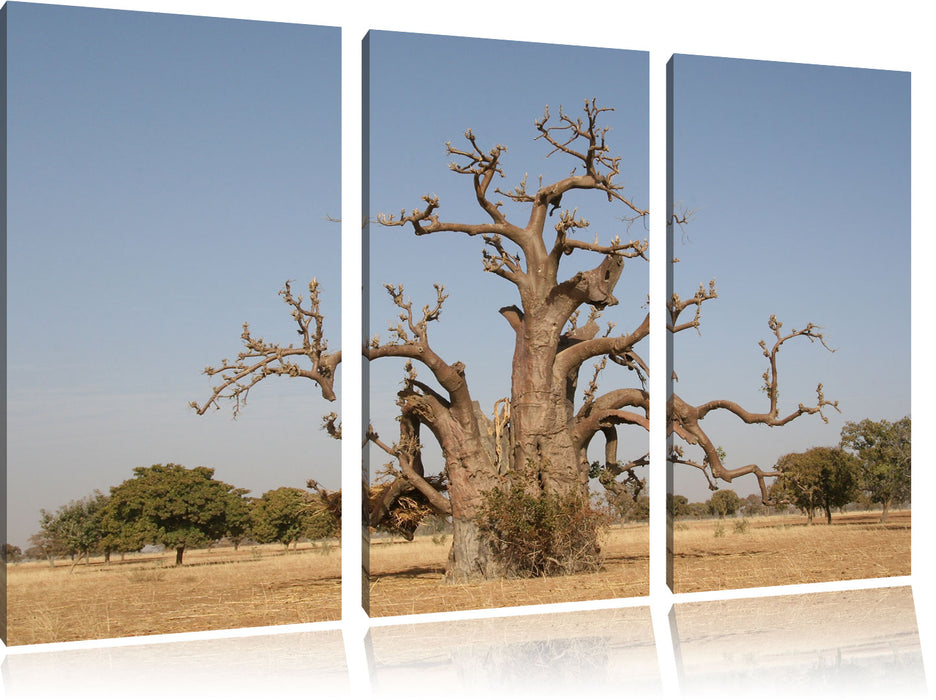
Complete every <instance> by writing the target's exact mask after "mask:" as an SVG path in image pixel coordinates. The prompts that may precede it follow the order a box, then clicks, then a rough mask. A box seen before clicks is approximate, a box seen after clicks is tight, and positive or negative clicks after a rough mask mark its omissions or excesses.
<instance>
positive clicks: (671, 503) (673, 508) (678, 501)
mask: <svg viewBox="0 0 936 700" xmlns="http://www.w3.org/2000/svg"><path fill="white" fill-rule="evenodd" d="M666 510H667V512H668V513H669V514H670V516H671V517H672V518H674V519H675V518H682V517H685V516H687V515H689V499H688V498H686V497H685V496H682V495H680V494H678V493H676V494H672V493H668V494H666Z"/></svg>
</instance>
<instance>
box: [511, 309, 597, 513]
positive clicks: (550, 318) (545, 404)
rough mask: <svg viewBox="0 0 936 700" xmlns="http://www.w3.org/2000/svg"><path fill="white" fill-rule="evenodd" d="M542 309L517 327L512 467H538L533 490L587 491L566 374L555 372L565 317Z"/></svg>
mask: <svg viewBox="0 0 936 700" xmlns="http://www.w3.org/2000/svg"><path fill="white" fill-rule="evenodd" d="M543 311H544V312H543V313H533V314H528V315H527V316H526V317H525V318H524V319H523V321H522V322H521V323H520V326H519V328H517V329H516V330H517V339H516V346H515V348H514V358H513V373H512V377H511V400H510V422H511V438H512V443H513V449H512V453H513V464H512V468H513V469H527V468H532V469H534V470H536V472H537V476H538V478H537V481H536V482H535V483H531V484H530V486H531V488H539V489H540V490H541V491H543V492H545V493H552V494H557V495H565V494H568V493H576V494H579V495H585V494H586V493H587V489H588V468H587V465H585V466H584V468H583V464H582V460H583V456H582V454H581V453H580V450H579V449H578V446H577V445H576V443H575V441H574V439H573V436H572V421H573V413H572V403H571V401H570V400H569V398H570V397H569V396H568V395H567V394H568V386H567V378H566V377H563V378H561V382H557V381H556V378H555V377H554V376H553V367H554V365H555V360H556V351H557V348H558V346H559V335H560V333H561V331H562V327H563V326H564V325H565V318H562V317H557V314H556V312H555V310H553V309H549V308H548V307H547V308H546V309H544V310H543ZM550 311H551V312H552V313H549V312H550Z"/></svg>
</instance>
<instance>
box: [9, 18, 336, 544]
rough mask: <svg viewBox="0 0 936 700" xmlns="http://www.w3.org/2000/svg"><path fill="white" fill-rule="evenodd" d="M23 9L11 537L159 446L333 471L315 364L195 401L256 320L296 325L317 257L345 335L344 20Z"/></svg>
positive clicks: (13, 54) (275, 327) (279, 478)
mask: <svg viewBox="0 0 936 700" xmlns="http://www.w3.org/2000/svg"><path fill="white" fill-rule="evenodd" d="M7 12H8V22H9V24H8V31H9V46H8V52H9V53H8V66H9V82H8V91H9V92H8V104H9V132H8V134H9V135H8V146H9V166H8V167H9V220H8V224H9V228H8V255H9V258H8V299H7V314H8V315H7V339H8V341H7V353H8V355H7V362H8V366H7V378H8V389H7V391H8V396H7V406H8V418H7V421H8V423H7V434H8V502H9V510H8V524H9V541H11V542H13V543H15V544H19V545H21V546H24V545H25V544H26V539H27V538H28V536H29V534H31V533H32V532H34V531H35V530H36V523H37V520H38V517H39V509H40V508H46V509H55V508H57V507H58V506H59V505H62V504H64V503H66V502H67V501H69V500H70V499H73V498H80V497H82V496H85V495H87V494H88V493H90V492H91V491H92V490H93V489H100V490H102V491H104V492H107V490H108V488H109V487H110V486H112V485H116V484H118V483H120V482H121V481H123V480H124V479H126V478H129V477H131V476H132V469H133V467H136V466H146V465H149V464H153V463H157V462H170V461H172V462H177V463H181V464H184V465H186V466H190V467H193V466H196V465H205V466H208V467H213V468H214V469H215V476H216V477H217V478H219V479H221V480H223V481H227V482H228V483H232V484H235V485H237V486H240V487H244V488H249V489H251V490H252V492H253V495H260V494H261V493H262V492H263V491H264V490H267V489H270V488H275V487H278V486H282V485H290V486H300V487H301V486H304V484H305V481H306V479H307V478H309V477H314V478H317V479H319V480H321V481H322V482H323V483H325V484H326V485H328V486H331V487H333V488H337V487H338V486H339V484H340V480H339V448H340V445H339V444H338V443H337V442H336V441H333V440H331V439H329V438H327V436H325V435H324V433H323V432H322V431H320V430H319V429H318V425H319V420H318V416H319V415H320V414H324V413H327V412H328V411H330V410H335V409H337V406H336V405H335V406H333V405H331V404H328V403H327V402H325V401H324V400H323V399H322V398H321V396H320V395H319V394H318V393H317V392H316V391H314V389H315V387H314V386H313V385H312V384H311V383H308V385H306V386H303V385H300V383H298V382H288V381H285V380H279V381H277V380H276V379H275V378H274V381H271V382H266V384H267V385H266V386H258V387H257V388H256V389H255V390H254V391H253V392H252V393H251V396H250V403H249V405H248V406H247V408H246V409H245V410H244V411H243V413H242V414H241V417H240V418H239V419H238V420H237V421H234V420H232V418H231V412H230V410H228V409H223V410H222V411H219V412H217V413H214V414H211V415H208V416H206V417H198V416H197V415H196V414H195V413H194V411H192V410H191V409H190V408H188V406H187V404H188V402H189V401H191V400H193V399H194V400H199V401H203V400H204V399H205V398H206V397H207V396H208V395H209V393H210V386H211V381H210V380H209V379H208V378H207V377H205V376H204V375H202V370H203V369H204V367H205V366H206V365H208V364H216V363H218V362H219V361H220V360H221V359H222V358H224V357H233V356H234V355H235V354H236V352H237V351H238V349H239V347H240V332H241V324H242V323H243V322H244V321H249V322H250V323H251V328H252V330H253V331H254V332H255V333H256V334H259V335H262V336H263V337H264V338H266V339H267V340H274V339H281V340H282V341H283V342H285V343H288V342H293V340H294V338H295V331H294V330H293V328H292V327H291V325H290V324H291V323H292V322H291V319H290V317H289V314H288V309H287V308H286V307H285V305H284V304H283V303H282V302H281V301H280V299H279V297H278V296H277V291H278V290H279V289H280V288H281V287H282V285H283V283H284V282H285V281H286V280H287V279H291V280H295V281H296V284H295V286H294V289H301V290H304V289H305V285H306V284H307V282H308V280H309V278H310V276H311V275H313V274H314V275H316V276H317V277H318V279H319V281H320V282H321V285H322V295H323V306H324V307H325V310H326V313H327V315H328V321H327V323H328V326H327V335H328V336H329V338H330V339H331V345H332V347H333V348H337V347H338V345H339V342H338V341H339V339H340V335H339V333H340V325H339V305H338V292H339V284H340V280H339V272H338V270H339V259H340V258H339V255H340V251H339V244H340V229H339V227H338V225H337V224H335V223H329V222H328V221H326V220H325V217H326V216H332V217H338V216H340V211H339V205H340V154H339V147H340V102H339V85H340V73H339V65H338V61H339V52H340V39H339V32H338V30H337V29H333V28H323V27H314V26H302V25H289V24H278V23H263V22H245V21H237V20H219V19H202V18H195V17H179V16H171V15H159V14H148V13H135V12H115V11H108V10H103V11H102V10H89V9H78V8H68V7H55V6H42V5H28V4H19V3H11V4H9V5H8V7H7ZM310 416H311V418H310ZM274 446H275V449H272V448H273V447H274Z"/></svg>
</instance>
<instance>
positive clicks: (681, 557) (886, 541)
mask: <svg viewBox="0 0 936 700" xmlns="http://www.w3.org/2000/svg"><path fill="white" fill-rule="evenodd" d="M880 517H881V514H880V512H878V513H847V514H834V515H833V516H832V525H827V524H825V520H824V519H817V520H816V522H815V524H813V525H809V526H807V525H806V518H805V517H801V516H769V517H762V518H749V519H748V520H747V523H748V525H747V530H746V532H738V531H736V530H735V524H736V523H738V522H740V521H738V520H736V519H731V518H729V519H725V520H721V521H718V520H702V521H689V522H686V521H677V523H676V526H675V528H674V531H673V549H674V557H673V581H674V589H675V592H676V593H688V592H692V591H712V590H726V589H735V588H750V587H754V586H780V585H786V584H794V583H816V582H820V581H842V580H849V579H861V578H879V577H886V576H903V575H908V574H909V573H910V511H909V510H906V511H897V512H892V513H891V514H890V515H889V516H888V522H887V523H885V524H881V523H880V522H879V520H880ZM719 526H721V529H722V532H723V534H722V535H721V536H720V537H716V536H715V533H716V531H717V530H718V528H719Z"/></svg>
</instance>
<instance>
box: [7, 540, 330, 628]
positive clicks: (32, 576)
mask: <svg viewBox="0 0 936 700" xmlns="http://www.w3.org/2000/svg"><path fill="white" fill-rule="evenodd" d="M339 557H340V549H339V548H338V547H336V546H334V545H332V546H331V547H325V548H321V546H320V545H311V544H306V545H304V546H303V545H300V546H299V548H298V549H297V550H292V549H290V551H289V552H288V553H285V552H284V550H283V548H282V547H281V546H278V545H265V546H262V547H241V548H240V550H239V551H237V552H235V551H234V550H233V548H213V549H211V550H194V551H191V552H186V554H185V561H184V564H183V566H181V567H176V566H174V565H173V564H174V561H175V553H174V552H172V553H168V552H167V553H165V554H159V555H155V554H151V555H140V554H137V555H130V556H127V557H126V559H125V560H124V561H119V560H117V559H116V558H115V560H114V561H113V562H112V563H111V564H107V565H105V564H104V563H103V561H102V560H101V559H95V558H92V560H91V564H85V563H82V564H79V565H78V566H76V567H75V568H74V570H72V569H71V564H70V563H65V562H59V563H57V565H56V566H55V567H54V568H50V567H49V565H48V563H47V562H24V563H18V564H12V565H10V566H8V567H7V590H8V611H9V612H8V643H9V644H10V645H19V644H39V643H45V642H64V641H74V640H79V639H103V638H108V637H128V636H137V635H144V634H165V633H175V632H193V631H200V630H214V629H234V628H239V627H256V626H264V625H281V624H291V623H301V622H316V621H322V620H336V619H338V618H339V616H340V614H341V566H340V558H339Z"/></svg>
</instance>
